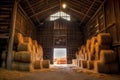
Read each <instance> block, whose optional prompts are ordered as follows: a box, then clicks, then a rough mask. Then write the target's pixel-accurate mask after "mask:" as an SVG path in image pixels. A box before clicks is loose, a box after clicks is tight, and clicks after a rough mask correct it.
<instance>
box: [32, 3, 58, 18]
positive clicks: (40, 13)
mask: <svg viewBox="0 0 120 80" xmlns="http://www.w3.org/2000/svg"><path fill="white" fill-rule="evenodd" d="M57 6H59V4H57V5H55V6H52V7H50V8H47V9H45V10H42V11H40V12H38V13H35V14H33V15H31V16H30V17H34V16H37V15H39V14H41V13H43V12H46V11H48V10H51V9H53V8H55V7H57Z"/></svg>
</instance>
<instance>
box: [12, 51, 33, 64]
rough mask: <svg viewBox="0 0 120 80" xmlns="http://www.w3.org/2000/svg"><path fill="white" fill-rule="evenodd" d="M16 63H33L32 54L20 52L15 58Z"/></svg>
mask: <svg viewBox="0 0 120 80" xmlns="http://www.w3.org/2000/svg"><path fill="white" fill-rule="evenodd" d="M14 60H15V61H19V62H25V63H31V62H33V61H32V53H31V52H28V51H19V52H16V53H15V56H14Z"/></svg>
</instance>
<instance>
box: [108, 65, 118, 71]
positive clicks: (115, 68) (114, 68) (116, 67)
mask: <svg viewBox="0 0 120 80" xmlns="http://www.w3.org/2000/svg"><path fill="white" fill-rule="evenodd" d="M109 68H110V73H119V65H118V63H112V64H109Z"/></svg>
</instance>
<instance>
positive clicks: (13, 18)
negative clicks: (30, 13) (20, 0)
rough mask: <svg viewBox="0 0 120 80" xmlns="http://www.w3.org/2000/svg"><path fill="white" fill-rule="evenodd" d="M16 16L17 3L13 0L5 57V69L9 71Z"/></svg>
mask: <svg viewBox="0 0 120 80" xmlns="http://www.w3.org/2000/svg"><path fill="white" fill-rule="evenodd" d="M16 15H17V1H16V0H15V2H14V6H13V11H12V19H11V25H10V27H11V29H10V37H9V45H8V56H7V69H9V70H10V69H11V64H12V60H11V54H12V51H13V43H14V35H15V22H16Z"/></svg>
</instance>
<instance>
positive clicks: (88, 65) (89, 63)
mask: <svg viewBox="0 0 120 80" xmlns="http://www.w3.org/2000/svg"><path fill="white" fill-rule="evenodd" d="M87 68H88V69H94V61H87Z"/></svg>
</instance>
